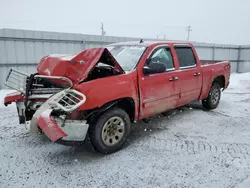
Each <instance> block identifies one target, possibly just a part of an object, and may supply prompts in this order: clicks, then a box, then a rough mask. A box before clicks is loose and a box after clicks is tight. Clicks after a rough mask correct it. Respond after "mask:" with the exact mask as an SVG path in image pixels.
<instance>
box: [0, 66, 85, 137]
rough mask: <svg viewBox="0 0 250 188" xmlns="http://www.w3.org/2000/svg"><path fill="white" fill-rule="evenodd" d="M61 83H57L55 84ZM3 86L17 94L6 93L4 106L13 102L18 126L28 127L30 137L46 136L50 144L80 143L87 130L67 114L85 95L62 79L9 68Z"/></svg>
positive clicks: (80, 121) (82, 101)
mask: <svg viewBox="0 0 250 188" xmlns="http://www.w3.org/2000/svg"><path fill="white" fill-rule="evenodd" d="M59 82H60V83H61V84H57V83H59ZM5 85H6V86H8V87H10V88H12V89H15V90H17V91H18V92H15V93H11V94H8V95H7V96H6V97H5V100H4V104H5V105H6V106H7V105H8V104H10V103H12V102H16V106H17V112H18V116H19V123H20V124H29V131H30V133H31V134H32V135H38V134H39V133H40V132H43V133H45V134H46V135H47V136H48V138H49V139H50V140H51V141H53V142H54V141H57V140H59V139H62V140H70V141H83V140H84V139H85V135H86V133H87V130H88V124H87V123H86V121H85V120H75V119H74V120H71V119H68V117H69V115H70V114H71V113H72V112H73V111H75V110H76V109H77V108H78V107H79V106H81V105H82V104H84V102H85V101H86V96H85V95H84V94H82V93H80V92H78V91H76V90H74V89H72V86H73V83H72V81H71V80H70V79H68V78H66V77H61V76H45V75H36V74H34V75H33V74H31V75H30V76H28V75H25V74H23V73H21V72H19V71H16V70H13V69H11V70H10V72H9V74H8V76H7V78H6V82H5Z"/></svg>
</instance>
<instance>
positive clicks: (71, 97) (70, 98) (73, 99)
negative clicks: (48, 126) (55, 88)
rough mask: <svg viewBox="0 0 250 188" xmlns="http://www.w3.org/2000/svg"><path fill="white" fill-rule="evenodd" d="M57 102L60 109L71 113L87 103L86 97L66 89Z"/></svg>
mask: <svg viewBox="0 0 250 188" xmlns="http://www.w3.org/2000/svg"><path fill="white" fill-rule="evenodd" d="M55 100H56V101H57V103H56V105H57V106H58V107H59V108H61V109H62V110H64V111H65V112H71V111H73V110H75V109H77V108H78V107H79V106H81V105H82V104H83V103H84V102H85V101H86V97H85V95H84V94H82V93H80V92H78V91H76V90H74V89H65V90H63V91H62V92H60V95H59V96H58V98H57V99H55Z"/></svg>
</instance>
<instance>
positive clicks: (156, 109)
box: [4, 41, 231, 153]
mask: <svg viewBox="0 0 250 188" xmlns="http://www.w3.org/2000/svg"><path fill="white" fill-rule="evenodd" d="M203 64H204V65H201V62H200V60H199V58H198V56H197V53H196V51H195V48H194V46H193V45H192V44H191V43H186V42H166V41H162V42H159V41H157V42H143V41H140V42H125V43H116V44H111V45H108V46H106V47H105V48H92V49H86V50H84V51H83V52H81V53H78V54H75V55H58V54H55V55H48V56H45V57H43V58H42V59H41V61H40V63H39V64H38V66H37V72H36V73H34V74H31V75H26V74H24V73H21V72H18V71H15V70H11V71H10V73H9V75H8V77H7V78H6V85H7V86H9V87H10V88H12V89H15V90H17V91H18V92H16V93H12V94H9V95H7V96H6V97H5V100H4V103H5V105H8V104H10V103H12V102H16V105H17V111H18V116H19V121H20V124H27V122H29V125H30V128H29V131H30V133H32V134H33V135H37V134H41V133H43V134H45V135H46V136H47V137H48V138H49V139H50V140H51V141H53V142H58V143H62V144H65V143H66V142H67V144H69V143H75V142H84V141H86V139H88V140H90V142H91V143H92V145H93V147H94V148H95V149H96V150H97V151H99V152H101V153H112V152H115V151H117V150H119V149H120V148H121V147H122V146H123V144H124V142H125V140H126V139H127V137H128V136H129V133H130V129H131V123H133V122H135V121H137V120H140V119H145V118H148V117H150V116H154V115H156V114H158V113H162V112H165V111H168V110H171V109H174V108H177V107H180V106H183V105H186V104H188V103H190V102H192V101H196V100H200V101H202V104H203V106H204V108H206V109H214V108H216V107H217V106H218V104H219V101H220V97H221V91H223V90H224V89H226V88H227V87H228V84H229V77H230V69H231V67H230V63H229V62H228V61H224V62H217V63H214V64H211V63H209V64H208V63H207V64H206V63H204V62H203Z"/></svg>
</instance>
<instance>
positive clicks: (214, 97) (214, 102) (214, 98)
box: [202, 82, 221, 110]
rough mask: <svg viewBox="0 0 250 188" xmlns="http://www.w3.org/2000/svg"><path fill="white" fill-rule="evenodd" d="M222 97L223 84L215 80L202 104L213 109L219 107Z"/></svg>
mask: <svg viewBox="0 0 250 188" xmlns="http://www.w3.org/2000/svg"><path fill="white" fill-rule="evenodd" d="M220 97H221V86H220V84H219V83H218V82H214V83H213V85H212V87H211V89H210V91H209V94H208V97H207V98H206V99H205V100H203V101H202V105H203V107H204V108H206V109H208V110H211V109H215V108H217V106H218V105H219V102H220Z"/></svg>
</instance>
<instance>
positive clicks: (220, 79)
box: [213, 75, 225, 88]
mask: <svg viewBox="0 0 250 188" xmlns="http://www.w3.org/2000/svg"><path fill="white" fill-rule="evenodd" d="M214 82H217V83H219V84H220V87H221V88H224V87H225V76H223V75H221V76H217V77H216V78H214V81H213V83H214Z"/></svg>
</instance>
